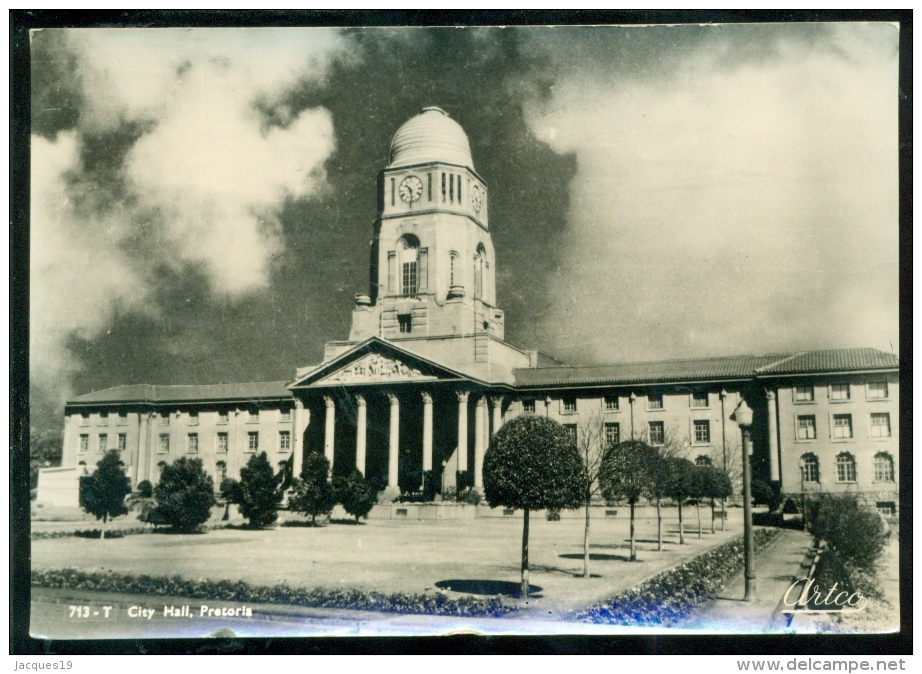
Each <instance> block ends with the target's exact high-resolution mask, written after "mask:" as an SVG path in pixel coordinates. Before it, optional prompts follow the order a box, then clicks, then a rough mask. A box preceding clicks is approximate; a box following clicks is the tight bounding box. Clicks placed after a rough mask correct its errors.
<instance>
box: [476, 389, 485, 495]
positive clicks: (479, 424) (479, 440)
mask: <svg viewBox="0 0 922 674" xmlns="http://www.w3.org/2000/svg"><path fill="white" fill-rule="evenodd" d="M475 414H476V416H475V417H474V487H476V488H477V489H478V490H480V491H482V490H483V455H484V454H485V453H486V447H485V446H484V433H485V429H486V421H487V399H486V397H485V396H480V398H478V399H477V407H476V413H475Z"/></svg>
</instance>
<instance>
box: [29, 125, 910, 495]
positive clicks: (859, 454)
mask: <svg viewBox="0 0 922 674" xmlns="http://www.w3.org/2000/svg"><path fill="white" fill-rule="evenodd" d="M377 188H378V213H377V219H376V221H375V223H374V227H373V232H372V246H371V262H370V275H369V289H368V292H367V293H360V294H358V295H357V296H356V299H355V306H354V307H353V314H352V316H353V321H352V329H351V331H350V334H349V338H348V340H345V341H338V342H331V343H328V344H327V345H326V347H325V350H324V358H323V362H321V363H318V364H315V365H310V366H307V367H300V368H297V370H296V372H295V377H294V379H293V380H292V381H290V382H269V383H249V384H228V385H213V386H151V385H137V386H119V387H115V388H113V389H107V390H104V391H98V392H95V393H90V394H87V395H84V396H79V397H77V398H74V399H73V400H71V401H69V402H68V403H67V405H66V408H65V415H66V419H65V440H64V458H63V462H62V466H61V468H55V469H46V470H44V471H42V473H41V475H40V483H39V500H46V501H48V502H52V501H53V502H55V503H58V504H65V503H67V504H73V505H76V499H77V497H76V478H77V477H78V476H79V475H80V474H82V473H83V471H85V470H90V469H91V468H92V466H93V465H94V464H95V462H96V461H98V460H99V458H101V456H102V454H104V453H105V451H108V450H109V449H118V450H119V451H120V452H121V453H122V456H123V461H125V463H126V465H127V466H128V473H129V477H130V478H131V479H132V482H133V484H135V485H136V484H137V483H138V482H140V481H141V480H145V479H147V480H151V481H153V482H156V479H157V477H158V474H159V470H158V467H159V466H162V465H165V464H166V463H169V462H171V461H173V460H175V459H176V458H177V457H179V456H190V455H191V456H197V457H199V458H201V459H202V461H203V464H204V465H205V467H206V469H207V470H210V471H212V474H213V475H214V477H215V480H216V484H220V480H221V479H222V478H223V477H224V476H225V475H229V476H237V475H238V474H239V469H240V467H241V466H242V465H243V464H244V463H245V462H246V461H247V460H248V458H249V456H250V455H251V454H252V453H254V452H258V451H266V452H267V454H268V455H269V457H270V460H271V461H272V462H273V463H274V464H277V465H278V466H279V468H280V469H285V470H290V471H292V472H293V474H295V475H297V474H299V473H300V470H301V466H302V464H303V459H304V456H305V455H306V454H307V453H309V452H322V453H324V454H325V455H326V456H327V458H328V459H329V460H330V463H331V465H332V470H333V473H334V474H344V473H346V472H348V471H351V470H352V469H353V468H358V470H360V471H361V472H362V473H363V474H364V475H365V476H366V477H368V478H369V479H370V480H371V481H372V482H373V483H375V484H376V485H377V486H378V488H379V489H381V490H382V492H383V493H382V496H381V497H382V499H389V498H393V497H396V496H397V495H399V494H400V493H401V492H408V491H413V492H415V491H420V490H422V491H424V492H425V493H428V494H430V495H433V494H438V493H440V492H443V491H445V490H448V489H450V488H459V487H467V486H472V487H474V488H478V489H479V488H481V487H482V468H483V459H484V455H485V453H486V449H487V447H488V446H489V440H490V437H491V436H492V435H493V434H494V433H496V431H497V430H499V428H500V427H501V426H502V424H503V423H505V422H506V421H508V420H509V419H512V418H514V417H516V416H518V415H521V414H543V415H546V416H548V417H550V418H553V419H555V420H557V421H559V422H560V423H562V424H564V426H566V427H567V428H568V429H570V432H571V433H572V434H573V437H574V439H575V441H576V442H577V443H587V444H588V445H592V446H594V447H595V448H596V449H598V448H600V447H601V446H602V445H603V444H606V443H611V442H619V441H622V440H625V439H630V438H636V439H643V440H645V441H647V442H649V443H651V444H653V445H669V446H670V447H671V448H673V449H674V450H675V451H677V452H679V453H681V454H683V455H685V456H687V457H688V458H690V459H692V460H695V461H697V462H698V463H708V462H710V463H713V464H714V465H718V466H721V467H724V468H726V469H727V470H728V471H729V472H731V474H732V472H733V469H734V467H735V466H737V465H738V462H739V460H740V451H741V450H740V447H741V433H740V429H739V428H738V427H737V426H736V424H734V423H733V421H731V420H730V416H731V414H732V412H733V410H734V409H735V408H736V406H737V405H738V404H739V402H740V401H741V400H743V399H745V400H746V401H747V403H748V404H749V406H750V407H751V408H753V410H754V412H755V417H754V422H753V427H752V436H753V450H752V451H753V475H754V477H756V478H761V479H764V480H765V481H767V482H774V483H776V484H778V485H780V487H781V489H782V491H783V492H785V493H787V494H801V493H808V492H815V491H854V492H856V493H861V494H862V495H863V497H864V498H866V499H867V500H869V501H871V502H873V503H874V504H875V505H877V506H878V507H879V508H880V509H881V510H883V511H887V512H895V510H896V508H897V507H898V496H897V475H898V474H899V465H898V460H899V459H898V457H899V454H898V447H899V437H898V434H899V424H898V409H899V400H898V396H899V391H898V372H899V362H898V358H897V357H896V356H895V355H893V354H888V353H884V352H881V351H877V350H874V349H845V350H831V351H813V352H797V353H778V354H767V355H751V356H727V357H717V358H699V359H686V360H673V361H658V362H643V363H618V364H611V365H598V366H589V367H569V366H566V365H564V364H562V363H559V362H557V361H556V360H554V359H553V358H551V357H549V356H546V355H545V354H542V353H540V352H538V351H534V350H528V349H522V348H519V347H517V346H515V345H512V344H509V343H508V342H506V341H505V339H504V318H505V317H504V313H503V311H502V310H501V309H500V308H499V306H498V303H497V297H496V283H495V274H496V264H495V259H496V258H495V254H494V249H493V243H492V240H491V236H490V228H489V217H488V213H489V200H488V190H487V185H486V182H485V181H484V180H483V178H481V177H480V176H479V175H478V174H477V172H476V170H475V169H474V163H473V159H472V157H471V153H470V146H469V142H468V138H467V135H466V134H465V132H464V131H463V129H462V128H461V127H460V125H458V124H457V123H456V122H455V121H454V120H452V119H451V118H450V117H449V116H448V115H447V113H445V112H444V111H443V110H440V109H439V108H424V109H423V111H422V112H421V113H420V114H419V115H417V116H416V117H413V118H412V119H410V120H409V121H408V122H407V123H405V124H404V125H403V126H402V127H401V128H400V129H399V130H398V131H397V133H396V134H395V136H394V139H393V142H392V144H391V153H390V163H389V165H388V166H387V167H386V168H385V169H384V170H383V171H382V173H381V174H380V175H379V176H378V183H377Z"/></svg>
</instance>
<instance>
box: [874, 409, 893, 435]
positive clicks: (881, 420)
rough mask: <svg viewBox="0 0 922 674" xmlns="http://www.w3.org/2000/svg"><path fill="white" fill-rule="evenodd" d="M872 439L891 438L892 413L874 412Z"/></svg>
mask: <svg viewBox="0 0 922 674" xmlns="http://www.w3.org/2000/svg"><path fill="white" fill-rule="evenodd" d="M871 437H872V438H889V437H890V413H889V412H874V413H872V414H871Z"/></svg>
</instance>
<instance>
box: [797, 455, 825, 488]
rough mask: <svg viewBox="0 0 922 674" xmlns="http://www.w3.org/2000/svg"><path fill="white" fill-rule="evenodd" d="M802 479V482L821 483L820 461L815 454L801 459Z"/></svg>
mask: <svg viewBox="0 0 922 674" xmlns="http://www.w3.org/2000/svg"><path fill="white" fill-rule="evenodd" d="M800 479H801V481H802V482H819V481H820V461H819V459H817V458H816V455H815V454H804V455H803V456H802V457H800Z"/></svg>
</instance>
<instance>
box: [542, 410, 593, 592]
mask: <svg viewBox="0 0 922 674" xmlns="http://www.w3.org/2000/svg"><path fill="white" fill-rule="evenodd" d="M605 445H606V443H605V422H604V420H603V419H602V417H601V415H599V414H598V413H596V414H593V415H592V416H591V417H590V418H589V420H588V421H587V422H586V423H585V424H583V425H581V426H580V428H579V430H578V433H577V442H576V448H577V450H578V451H579V455H580V459H581V460H582V462H583V467H584V468H585V470H586V484H585V492H584V499H585V501H584V503H585V507H586V519H585V526H584V527H583V578H589V520H590V513H591V512H592V509H591V506H592V498H593V496H595V495H596V494H598V493H599V490H600V486H599V469H600V468H601V466H602V454H603V452H604V450H605ZM548 512H550V511H548ZM559 512H560V511H559V510H557V513H558V519H560V518H559Z"/></svg>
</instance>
